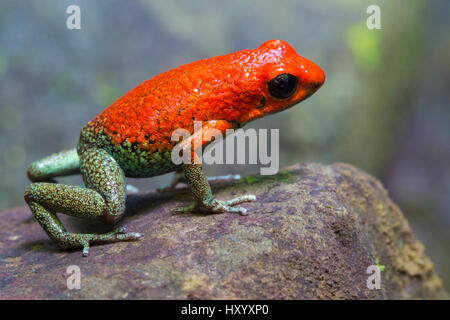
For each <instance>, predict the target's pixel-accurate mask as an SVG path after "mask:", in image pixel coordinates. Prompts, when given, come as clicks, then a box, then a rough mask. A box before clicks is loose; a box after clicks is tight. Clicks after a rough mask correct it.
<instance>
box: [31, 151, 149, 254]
mask: <svg viewBox="0 0 450 320" xmlns="http://www.w3.org/2000/svg"><path fill="white" fill-rule="evenodd" d="M80 154H81V157H80V170H81V173H82V175H83V180H84V182H85V185H86V187H87V188H81V187H76V186H68V185H64V184H55V183H45V182H41V183H33V184H31V185H30V186H29V187H28V188H27V190H26V191H25V201H26V202H27V203H28V205H29V206H30V209H31V211H32V213H33V215H34V217H35V218H36V220H37V221H38V222H39V223H40V224H41V226H42V228H43V229H44V230H45V231H46V232H47V234H48V235H49V237H50V238H51V239H52V240H53V241H54V242H55V243H56V244H57V245H58V246H60V247H61V248H64V249H68V248H83V255H84V256H86V255H88V253H89V246H90V245H91V244H102V243H110V242H117V241H126V240H135V239H138V238H140V237H141V234H139V233H133V232H131V233H126V230H125V229H124V228H118V229H115V230H114V231H112V232H109V233H105V234H78V233H69V232H67V231H66V230H65V228H64V226H63V225H62V224H61V221H60V220H59V219H58V217H57V216H56V212H60V213H64V214H69V215H72V216H77V217H83V218H90V219H100V218H102V219H104V220H105V221H106V222H108V223H115V222H117V221H118V220H119V219H120V218H121V217H122V215H123V213H124V210H125V199H126V194H125V193H126V188H125V182H124V175H123V172H122V170H121V169H120V167H119V165H118V164H117V163H116V161H115V160H114V159H113V158H112V157H111V156H110V155H109V154H108V153H106V152H105V151H103V150H99V149H83V150H82V152H81V153H80Z"/></svg>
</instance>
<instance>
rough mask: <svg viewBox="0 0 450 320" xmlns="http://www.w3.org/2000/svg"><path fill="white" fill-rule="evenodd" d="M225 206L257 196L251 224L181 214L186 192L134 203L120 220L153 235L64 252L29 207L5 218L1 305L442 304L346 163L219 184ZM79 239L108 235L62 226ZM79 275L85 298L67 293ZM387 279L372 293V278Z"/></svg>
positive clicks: (425, 269) (75, 223)
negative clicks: (86, 251)
mask: <svg viewBox="0 0 450 320" xmlns="http://www.w3.org/2000/svg"><path fill="white" fill-rule="evenodd" d="M213 189H214V193H215V195H216V196H217V197H218V198H219V199H226V198H230V197H232V196H235V195H238V194H248V193H254V194H256V196H257V200H258V201H257V202H255V203H249V204H244V206H245V207H247V208H248V209H249V212H250V214H249V215H248V216H239V215H233V214H220V215H202V214H191V213H185V214H174V213H173V210H174V209H175V208H178V207H181V206H185V205H187V204H189V203H190V202H191V198H190V195H189V193H188V191H187V189H185V188H180V189H178V190H175V191H172V192H168V193H164V194H159V193H154V192H148V193H137V194H136V193H133V194H130V195H129V197H128V202H127V215H126V217H125V219H124V221H123V225H126V226H127V227H128V229H129V230H130V231H136V232H142V233H143V234H144V235H145V236H144V238H143V239H142V240H140V241H136V242H126V243H115V244H109V245H103V246H94V247H92V248H91V250H90V256H89V257H86V258H84V257H82V256H81V252H80V251H72V252H63V251H60V250H59V249H58V248H57V247H56V246H55V245H54V244H53V243H52V242H51V241H50V240H49V239H48V237H47V235H46V234H45V233H44V231H43V230H42V229H41V227H40V226H39V225H38V223H37V222H35V221H34V219H33V218H32V216H31V214H30V211H29V210H28V208H27V207H22V208H17V209H13V210H9V211H6V212H3V213H1V214H0V217H1V220H0V221H1V227H2V232H1V234H0V261H1V262H0V298H1V299H37V298H38V299H41V298H45V299H80V298H82V299H91V298H97V299H109V298H113V299H116V298H128V299H130V298H131V299H173V298H175V299H186V298H187V299H196V298H201V299H209V298H214V299H404V298H428V299H430V298H446V297H447V294H446V293H445V292H444V290H443V289H442V286H441V282H440V279H439V278H438V276H437V275H436V273H435V271H434V269H433V264H432V263H431V261H430V260H429V259H428V258H427V257H426V256H425V255H424V248H423V246H422V244H420V243H419V242H418V241H417V240H416V239H415V238H414V236H413V234H412V232H411V229H410V227H409V226H408V223H407V221H406V220H405V219H404V217H403V215H402V213H401V211H400V209H399V208H398V207H397V206H396V205H395V204H394V203H393V202H392V201H391V200H390V199H389V197H388V195H387V192H386V190H385V189H384V188H383V187H382V185H381V184H380V182H379V181H377V180H376V179H375V178H373V177H371V176H370V175H368V174H366V173H364V172H362V171H361V170H358V169H356V168H354V167H352V166H350V165H347V164H341V163H338V164H333V165H330V166H323V165H319V164H300V165H296V166H293V167H289V168H287V169H285V170H282V171H280V173H278V174H277V175H275V176H249V177H245V178H242V179H240V180H238V181H233V182H230V181H221V182H220V181H219V182H213ZM60 217H61V218H62V220H63V222H64V223H65V225H66V226H68V229H69V230H71V231H78V232H79V231H82V232H89V231H94V230H97V231H98V230H100V229H102V230H105V229H104V227H103V226H101V225H99V224H92V223H91V224H88V223H87V221H85V220H80V219H76V218H73V217H67V216H65V215H60ZM72 265H76V266H78V267H79V268H80V272H81V289H79V290H76V289H75V290H69V289H68V288H67V280H68V277H69V274H66V271H67V268H68V267H69V266H72ZM371 265H378V266H379V269H380V270H382V271H381V272H380V274H381V288H380V289H379V290H377V289H369V288H368V287H367V279H368V277H369V276H370V275H371V274H367V268H368V267H369V266H371Z"/></svg>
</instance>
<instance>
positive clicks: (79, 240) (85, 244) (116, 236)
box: [57, 227, 143, 257]
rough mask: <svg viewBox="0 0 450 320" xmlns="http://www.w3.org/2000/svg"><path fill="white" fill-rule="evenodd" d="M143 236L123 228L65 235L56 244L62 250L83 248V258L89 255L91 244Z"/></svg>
mask: <svg viewBox="0 0 450 320" xmlns="http://www.w3.org/2000/svg"><path fill="white" fill-rule="evenodd" d="M142 237H143V235H142V234H141V233H137V232H128V231H127V229H126V228H125V227H120V228H117V229H114V230H113V231H111V232H107V233H102V234H95V233H88V234H80V233H65V235H64V236H63V237H62V239H58V240H57V243H58V245H59V246H60V247H62V248H64V249H73V248H83V256H84V257H86V256H88V255H89V248H90V245H91V244H105V243H113V242H120V241H132V240H137V239H140V238H142Z"/></svg>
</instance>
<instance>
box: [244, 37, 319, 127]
mask: <svg viewBox="0 0 450 320" xmlns="http://www.w3.org/2000/svg"><path fill="white" fill-rule="evenodd" d="M253 51H254V53H255V55H254V57H255V60H254V61H253V62H251V63H254V64H255V65H256V66H257V67H255V69H254V70H256V69H257V71H256V74H257V78H258V90H257V91H258V94H259V95H260V100H259V103H258V104H257V105H256V106H255V107H254V108H252V109H251V110H247V112H248V113H247V114H246V115H243V116H242V118H241V120H242V122H247V121H250V120H253V119H256V118H259V117H262V116H265V115H267V114H269V113H275V112H279V111H281V110H284V109H286V108H289V107H291V106H293V105H295V104H297V103H299V102H300V101H302V100H305V99H306V98H308V97H310V96H311V95H312V94H313V93H314V92H316V91H317V90H318V89H319V88H320V87H321V86H322V84H323V83H324V81H325V73H324V72H323V71H322V69H320V68H319V67H318V66H317V65H316V64H315V63H313V62H312V61H310V60H308V59H306V58H303V57H301V56H299V55H298V54H297V52H295V50H294V48H292V47H291V46H290V45H289V44H288V43H286V42H284V41H281V40H270V41H267V42H264V43H263V44H262V45H260V46H259V47H258V48H256V49H254V50H253Z"/></svg>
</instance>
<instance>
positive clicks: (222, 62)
mask: <svg viewBox="0 0 450 320" xmlns="http://www.w3.org/2000/svg"><path fill="white" fill-rule="evenodd" d="M324 81H325V73H324V72H323V70H322V69H321V68H320V67H319V66H318V65H316V64H315V63H314V62H312V61H311V60H309V59H307V58H304V57H302V56H300V55H299V54H297V52H296V51H295V49H294V48H293V47H292V46H291V45H290V44H288V43H287V42H285V41H282V40H276V39H275V40H269V41H266V42H264V43H262V44H261V45H260V46H259V47H257V48H255V49H245V50H240V51H237V52H233V53H229V54H225V55H220V56H215V57H211V58H205V59H201V60H198V61H195V62H191V63H187V64H184V65H181V66H179V67H177V68H174V69H171V70H169V71H166V72H163V73H161V74H159V75H156V76H154V77H152V78H150V79H148V80H146V81H144V82H142V83H141V84H139V85H138V86H136V87H135V88H133V89H131V90H130V91H129V92H128V93H126V94H124V95H123V96H121V97H119V98H118V99H117V100H115V101H114V102H113V103H112V104H111V105H110V106H108V107H107V108H105V109H104V110H103V111H101V112H100V113H99V114H98V115H97V116H95V117H94V118H93V119H92V120H91V121H89V122H88V123H86V124H85V125H84V126H83V127H82V128H81V131H80V136H79V140H78V144H77V146H76V147H75V148H73V149H69V150H64V151H60V152H57V153H54V154H52V155H50V156H47V157H44V158H42V159H40V160H38V161H35V162H33V163H31V165H30V166H29V167H28V170H27V176H28V178H29V180H30V181H31V184H30V185H29V186H28V187H27V188H26V190H25V195H24V199H25V202H26V203H27V204H28V206H29V208H30V210H31V213H32V215H33V216H34V218H35V219H36V220H37V222H38V223H39V224H40V226H41V227H42V228H43V230H44V231H45V232H46V233H47V235H48V237H49V238H50V239H51V240H52V241H53V242H54V243H55V244H56V245H57V246H58V247H60V248H61V249H62V250H76V249H81V251H82V255H83V256H88V254H89V249H90V246H91V245H96V244H105V243H114V242H120V241H133V240H138V239H140V238H141V237H142V236H143V234H141V233H138V232H130V231H128V230H127V229H126V228H125V227H124V226H118V225H119V222H120V221H121V219H122V218H123V216H124V213H125V207H126V199H127V184H126V180H125V179H126V177H132V178H150V177H155V176H159V175H163V174H166V173H170V172H175V179H174V181H173V182H172V183H171V184H170V185H169V186H167V187H165V188H162V189H160V191H162V192H164V191H167V190H172V189H174V188H175V187H176V186H177V184H178V183H181V182H185V183H187V185H188V186H189V188H190V191H191V194H192V197H193V200H194V201H193V205H191V206H189V207H187V208H180V210H181V211H183V210H188V211H189V210H191V211H192V210H194V211H195V210H196V211H199V212H202V213H204V214H218V213H229V214H234V213H237V214H241V215H245V214H247V209H246V208H244V207H242V206H239V205H240V204H242V203H245V202H252V201H255V200H256V197H255V195H240V196H237V197H235V198H233V199H229V200H219V199H216V198H215V197H214V196H213V194H212V191H211V186H210V184H209V181H208V177H207V176H206V175H205V173H204V171H203V168H202V165H201V163H198V159H197V158H196V153H195V151H196V150H195V149H192V151H191V152H190V154H189V158H190V159H191V160H192V161H186V163H185V162H183V163H181V164H180V163H176V161H173V159H172V158H173V157H172V151H173V150H174V148H181V150H184V151H186V152H189V151H187V150H188V147H191V145H192V144H193V141H194V140H195V139H197V140H198V139H200V140H201V143H200V145H199V146H198V147H197V149H198V148H200V149H203V148H205V147H206V146H207V145H208V144H209V143H210V142H211V141H209V140H208V139H206V138H205V137H206V136H208V135H209V134H211V132H212V131H215V132H217V131H219V132H220V133H222V134H224V135H226V134H227V131H228V130H230V129H238V128H241V127H242V126H244V125H246V124H247V123H249V122H250V121H253V120H255V119H258V118H261V117H264V116H267V115H271V114H274V113H277V112H280V111H283V110H286V109H288V108H290V107H292V106H294V105H296V104H297V103H299V102H301V101H303V100H305V99H306V98H308V97H310V96H311V95H312V94H313V93H314V92H316V91H317V90H318V89H319V88H320V87H321V86H322V85H323V83H324ZM194 122H200V123H201V128H200V130H194ZM179 128H183V129H186V130H188V132H190V133H192V134H191V135H190V136H189V137H188V138H186V139H184V140H182V141H181V142H180V141H179V140H178V141H177V140H176V139H175V140H174V139H173V137H172V135H173V132H174V131H175V130H177V129H179ZM194 160H196V161H194ZM74 174H80V175H81V177H82V179H83V183H84V186H74V185H68V184H62V183H58V182H57V181H56V180H55V178H57V177H63V176H68V175H74ZM57 214H66V215H70V216H75V217H79V218H85V219H91V220H98V221H101V222H102V223H104V224H105V225H107V226H108V228H109V230H108V231H107V232H104V233H73V232H68V231H67V230H66V228H65V227H64V226H63V224H62V222H61V220H60V219H59V218H58V216H57Z"/></svg>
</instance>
